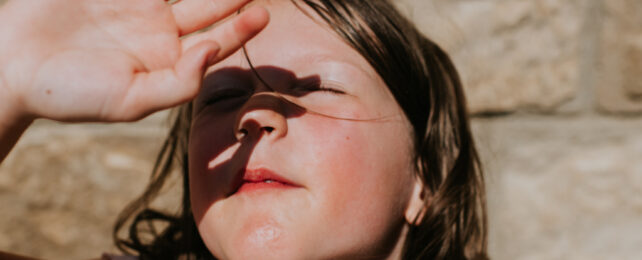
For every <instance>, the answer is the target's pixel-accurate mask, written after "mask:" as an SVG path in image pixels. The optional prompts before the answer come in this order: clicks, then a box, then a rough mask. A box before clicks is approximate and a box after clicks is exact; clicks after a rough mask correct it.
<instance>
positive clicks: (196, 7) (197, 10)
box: [172, 0, 249, 35]
mask: <svg viewBox="0 0 642 260" xmlns="http://www.w3.org/2000/svg"><path fill="white" fill-rule="evenodd" d="M247 2H249V0H182V1H179V2H178V3H176V4H173V5H172V12H173V14H174V19H175V21H176V25H177V26H178V29H179V31H180V35H186V34H189V33H192V32H195V31H198V30H200V29H203V28H205V27H207V26H209V25H211V24H213V23H214V22H216V21H218V20H221V19H223V18H225V17H227V16H229V15H230V14H232V13H234V12H235V11H237V10H238V9H239V8H241V7H243V6H244V5H245V4H246V3H247Z"/></svg>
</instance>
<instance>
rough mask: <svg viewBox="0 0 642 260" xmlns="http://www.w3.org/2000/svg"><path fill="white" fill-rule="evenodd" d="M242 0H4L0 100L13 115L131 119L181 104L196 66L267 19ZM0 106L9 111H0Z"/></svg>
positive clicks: (194, 86) (198, 73)
mask: <svg viewBox="0 0 642 260" xmlns="http://www.w3.org/2000/svg"><path fill="white" fill-rule="evenodd" d="M248 1H249V0H181V1H178V2H177V3H174V4H169V3H166V2H165V0H83V1H73V0H11V1H9V2H8V3H7V4H6V5H5V6H3V7H2V8H1V9H0V103H2V102H5V105H4V106H3V108H5V109H7V107H9V108H10V109H12V110H13V111H14V112H13V114H14V116H16V118H48V119H53V120H58V121H66V122H72V121H73V122H78V121H111V122H113V121H133V120H137V119H140V118H142V117H144V116H146V115H148V114H150V113H153V112H155V111H158V110H161V109H164V108H169V107H172V106H175V105H178V104H181V103H184V102H187V101H189V100H191V99H192V98H193V97H194V96H196V94H197V93H198V89H199V87H200V82H201V78H202V74H203V71H204V68H205V67H206V66H207V65H211V64H213V63H216V62H217V61H220V60H221V59H223V58H225V57H226V56H227V55H230V54H231V53H233V52H234V51H236V50H237V49H238V48H240V47H241V46H242V45H243V44H244V43H245V42H246V41H248V40H249V39H250V38H252V37H253V36H254V35H256V34H257V33H258V32H259V31H260V30H261V29H262V28H263V27H265V25H266V24H267V22H268V14H267V12H266V11H265V9H263V8H259V7H254V8H250V9H248V10H246V11H244V12H242V13H241V14H240V15H238V16H235V17H234V18H233V19H230V20H228V21H225V22H224V23H222V24H220V25H218V26H216V27H214V28H213V29H212V30H210V31H208V32H204V33H200V34H195V35H190V36H187V37H183V38H179V37H181V36H185V35H187V34H190V33H193V32H196V31H198V30H200V29H203V28H205V27H207V26H208V25H210V24H212V23H215V22H217V21H220V20H222V19H223V18H225V17H227V16H229V15H231V14H234V13H235V12H236V11H237V10H238V9H239V8H241V7H242V6H244V5H245V4H246V3H247V2H248ZM7 104H11V106H8V105H7Z"/></svg>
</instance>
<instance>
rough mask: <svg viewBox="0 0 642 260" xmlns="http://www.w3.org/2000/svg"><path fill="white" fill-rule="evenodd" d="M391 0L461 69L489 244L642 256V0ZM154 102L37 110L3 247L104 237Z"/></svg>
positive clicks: (49, 253) (0, 187)
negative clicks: (114, 121)
mask: <svg viewBox="0 0 642 260" xmlns="http://www.w3.org/2000/svg"><path fill="white" fill-rule="evenodd" d="M2 2H3V0H0V3H2ZM399 5H400V8H401V9H403V10H404V11H405V12H407V13H408V14H409V15H410V16H411V17H412V19H414V20H415V21H416V22H417V24H418V25H419V26H420V27H421V28H422V30H424V32H425V33H426V34H428V35H429V36H430V37H431V38H433V39H435V40H436V41H437V42H439V43H441V44H442V45H443V46H444V47H445V48H446V49H448V50H449V51H450V52H451V54H452V56H453V58H454V60H455V62H456V64H457V65H458V67H459V68H460V70H461V73H462V75H463V77H464V79H465V81H466V90H467V94H468V97H469V101H470V107H471V110H472V112H473V113H474V114H475V118H474V120H473V126H474V131H475V134H476V137H477V141H478V145H479V148H480V150H481V153H482V157H483V160H484V162H485V167H486V173H487V179H488V186H489V189H488V197H489V215H490V224H491V230H490V231H491V233H490V253H491V256H492V258H493V259H497V260H513V259H525V260H526V259H533V260H539V259H578V260H579V259H582V260H586V259H596V260H597V259H631V260H633V259H642V235H640V233H642V160H641V159H640V158H642V131H641V130H642V15H640V14H642V1H640V0H609V1H601V0H565V1H561V0H513V1H506V0H432V1H428V0H404V1H399ZM163 118H164V114H159V115H155V116H152V117H151V118H148V119H146V120H143V121H141V122H139V123H136V124H118V125H60V124H57V123H53V122H47V121H42V122H37V123H36V124H35V125H34V127H32V128H31V129H29V130H28V132H27V133H26V134H25V136H24V138H23V139H22V140H21V141H20V143H19V144H18V147H17V148H16V149H15V150H14V151H13V153H12V154H11V155H10V156H9V158H7V160H6V161H5V162H4V163H3V165H2V166H0V203H1V205H2V211H0V250H9V251H13V252H19V253H24V254H29V255H34V256H39V257H43V258H47V259H85V258H90V257H95V256H97V254H98V253H99V252H102V251H106V250H107V251H108V250H113V248H112V246H111V241H110V235H109V234H110V232H111V226H112V224H113V221H114V220H115V216H116V214H117V213H118V212H119V210H120V209H121V208H122V207H123V206H124V205H125V203H126V202H127V201H128V200H130V199H131V198H133V197H134V196H136V195H137V194H138V193H139V192H140V191H142V188H143V186H144V184H145V180H146V178H147V177H148V173H149V171H150V169H151V164H152V162H153V158H154V156H155V153H156V152H157V150H158V148H159V146H160V142H161V141H162V139H163V137H164V134H165V132H166V130H165V128H164V127H165V124H164V123H163V122H164V120H163ZM168 197H169V199H170V200H171V198H172V196H168Z"/></svg>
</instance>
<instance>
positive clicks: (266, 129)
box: [263, 126, 274, 133]
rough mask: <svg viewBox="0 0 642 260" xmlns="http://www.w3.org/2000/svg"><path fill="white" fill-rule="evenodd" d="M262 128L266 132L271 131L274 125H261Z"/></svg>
mask: <svg viewBox="0 0 642 260" xmlns="http://www.w3.org/2000/svg"><path fill="white" fill-rule="evenodd" d="M263 130H265V131H266V132H268V133H272V131H274V127H271V126H265V127H263Z"/></svg>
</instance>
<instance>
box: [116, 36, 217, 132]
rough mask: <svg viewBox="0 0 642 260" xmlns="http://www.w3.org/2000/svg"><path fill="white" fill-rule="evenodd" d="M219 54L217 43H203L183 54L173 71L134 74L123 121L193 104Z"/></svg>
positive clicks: (123, 107) (124, 105)
mask: <svg viewBox="0 0 642 260" xmlns="http://www.w3.org/2000/svg"><path fill="white" fill-rule="evenodd" d="M219 51H220V47H219V45H218V44H217V43H216V42H213V41H203V42H201V43H198V44H196V45H194V46H192V47H191V48H190V49H188V50H187V51H185V52H184V53H183V55H182V56H181V58H179V60H178V61H177V62H176V64H175V66H174V68H168V69H163V70H158V71H150V72H139V73H137V74H136V75H135V76H134V80H133V81H132V83H131V86H130V88H129V93H127V97H126V98H125V99H124V100H123V104H122V106H121V108H122V109H123V111H122V112H123V113H122V115H124V116H125V117H126V118H123V120H128V119H129V120H137V119H139V118H142V117H144V116H146V115H149V114H151V113H154V112H156V111H159V110H162V109H166V108H170V107H173V106H177V105H180V104H183V103H185V102H188V101H190V100H192V99H193V98H194V97H195V96H196V95H197V94H198V92H199V90H200V87H201V81H202V79H203V73H204V71H205V68H206V67H207V66H208V63H209V60H211V59H213V58H212V57H216V56H217V54H218V52H219Z"/></svg>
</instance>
